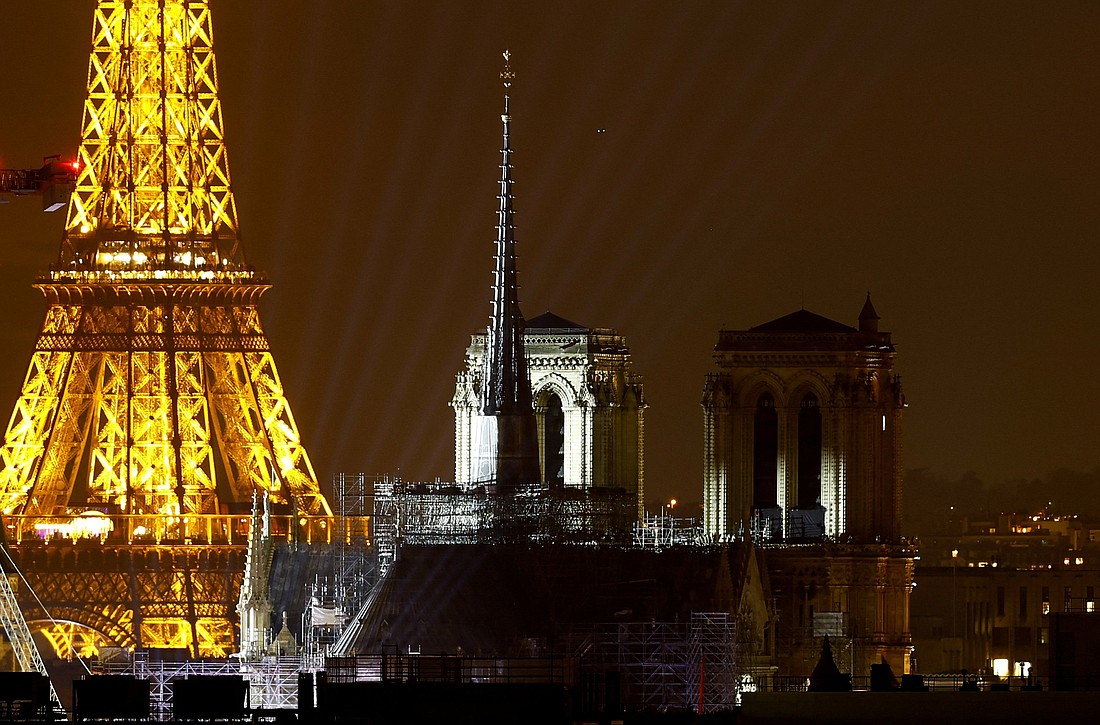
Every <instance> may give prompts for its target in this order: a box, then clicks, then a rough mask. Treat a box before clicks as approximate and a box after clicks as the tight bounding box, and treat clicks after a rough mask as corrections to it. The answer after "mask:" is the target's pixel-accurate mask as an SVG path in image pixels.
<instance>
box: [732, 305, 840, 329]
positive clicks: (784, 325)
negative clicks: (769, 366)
mask: <svg viewBox="0 0 1100 725" xmlns="http://www.w3.org/2000/svg"><path fill="white" fill-rule="evenodd" d="M749 332H856V328H854V327H849V326H848V325H845V324H843V323H840V322H837V321H836V320H830V319H829V318H828V317H822V316H821V315H818V314H815V313H813V312H810V311H809V310H798V311H797V312H792V313H791V314H789V315H784V316H783V317H780V318H779V319H777V320H772V321H771V322H765V323H764V324H762V325H757V326H756V327H750V328H749Z"/></svg>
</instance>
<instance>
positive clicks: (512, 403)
mask: <svg viewBox="0 0 1100 725" xmlns="http://www.w3.org/2000/svg"><path fill="white" fill-rule="evenodd" d="M500 77H501V78H502V79H504V86H505V88H506V89H507V88H508V87H510V85H511V81H512V79H514V78H515V73H514V72H513V71H512V68H511V53H510V52H509V51H504V71H503V72H501V74H500ZM500 120H501V122H502V123H503V125H504V129H503V138H504V144H503V148H501V150H500V154H501V164H500V168H501V174H500V193H499V194H498V195H497V199H498V201H499V202H500V204H499V207H498V209H497V239H496V257H495V265H494V270H493V300H492V313H491V315H490V317H489V329H488V333H489V335H488V339H487V342H486V345H487V349H486V355H485V377H484V384H483V386H482V389H481V409H482V414H484V415H498V414H527V413H530V412H531V411H532V408H531V385H530V382H529V380H528V374H527V357H526V353H525V351H524V347H523V330H524V320H523V313H522V312H521V311H520V308H519V284H518V282H517V278H516V277H517V275H516V237H515V229H516V227H515V210H514V208H513V206H512V200H513V195H512V147H511V138H510V131H511V121H512V118H511V116H510V115H509V114H508V94H507V93H505V95H504V113H503V114H501V116H500Z"/></svg>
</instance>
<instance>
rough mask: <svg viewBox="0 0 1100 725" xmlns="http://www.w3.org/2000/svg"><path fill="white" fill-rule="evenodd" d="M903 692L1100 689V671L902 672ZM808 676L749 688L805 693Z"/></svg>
mask: <svg viewBox="0 0 1100 725" xmlns="http://www.w3.org/2000/svg"><path fill="white" fill-rule="evenodd" d="M898 683H899V685H900V689H901V690H902V691H910V692H912V691H928V692H959V691H962V692H966V691H971V692H1020V691H1028V690H1049V689H1052V687H1053V689H1059V690H1100V674H1096V675H1092V676H1087V675H1086V676H1081V677H1076V678H1070V679H1069V680H1067V681H1062V680H1059V681H1057V682H1053V681H1052V679H1051V678H1047V677H994V676H991V675H962V674H935V675H905V676H902V677H898ZM809 685H810V680H809V678H808V677H781V676H770V675H760V676H757V677H755V678H754V682H753V685H752V686H751V689H750V691H754V692H807V691H809ZM870 689H871V678H870V677H853V678H852V690H853V691H861V690H870Z"/></svg>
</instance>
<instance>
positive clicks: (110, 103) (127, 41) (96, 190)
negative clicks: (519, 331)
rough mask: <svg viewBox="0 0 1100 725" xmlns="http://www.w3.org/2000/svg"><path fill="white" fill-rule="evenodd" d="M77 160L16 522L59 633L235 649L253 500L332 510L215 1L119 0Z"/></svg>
mask: <svg viewBox="0 0 1100 725" xmlns="http://www.w3.org/2000/svg"><path fill="white" fill-rule="evenodd" d="M78 161H79V163H80V165H81V169H80V171H79V173H78V177H77V182H76V189H75V191H74V192H73V194H72V196H71V198H70V200H69V205H68V215H67V220H66V225H65V232H64V234H63V238H62V242H61V248H60V252H59V254H58V257H57V259H56V261H55V262H54V263H53V264H52V265H51V267H50V269H49V271H48V272H47V273H45V274H44V275H42V276H41V277H40V278H39V279H38V280H37V281H36V283H35V285H34V286H35V287H36V288H37V289H39V290H40V291H41V292H42V293H43V295H44V296H45V298H46V302H47V310H46V315H45V320H44V322H43V324H42V330H41V333H40V334H39V336H38V339H37V342H36V344H35V349H34V352H33V354H32V356H31V361H30V365H29V367H28V371H27V375H26V379H25V381H24V384H23V388H22V393H21V395H20V397H19V400H18V401H17V402H16V405H15V409H14V412H13V413H12V416H11V419H10V422H9V424H8V427H7V432H6V435H5V438H4V442H3V446H2V447H0V511H2V512H3V514H4V515H5V520H6V521H7V524H8V534H9V537H10V538H11V540H12V548H13V557H14V558H15V560H16V562H17V563H19V564H20V567H21V568H22V569H23V570H24V572H26V573H27V576H28V581H30V583H31V585H32V588H33V589H34V590H35V591H36V592H37V594H38V597H39V599H41V604H40V603H39V602H38V601H36V600H33V599H31V598H30V595H29V592H27V591H26V590H27V587H25V586H22V587H20V590H19V596H20V597H21V603H22V604H23V605H24V606H25V609H26V611H27V612H28V619H29V620H31V621H32V623H34V624H35V625H36V626H39V628H40V629H43V630H47V629H51V628H52V630H53V631H52V632H48V633H47V634H50V635H51V637H52V638H50V641H51V642H55V643H64V640H65V639H66V638H65V636H64V635H63V634H61V633H60V630H59V629H58V627H59V626H60V625H55V624H54V623H53V622H52V621H50V619H49V617H50V616H52V617H53V619H55V620H58V621H59V622H62V623H67V624H68V625H69V627H70V631H76V630H80V631H81V632H83V633H84V635H86V636H85V641H89V639H90V640H94V641H98V642H101V643H102V644H109V645H114V646H120V647H127V646H144V647H186V648H187V649H188V650H190V651H191V652H192V653H193V654H195V655H200V654H201V655H218V654H225V653H226V652H228V651H232V649H233V647H234V627H233V622H234V618H235V613H234V607H235V605H236V598H237V591H238V589H239V587H240V577H241V574H240V572H241V570H242V568H243V557H244V546H245V540H246V536H247V526H248V516H247V511H248V507H249V502H250V501H251V498H252V494H253V492H255V491H257V490H266V491H267V492H268V494H269V496H270V499H271V501H272V504H273V508H274V510H275V513H276V514H278V515H277V517H276V519H277V520H278V522H279V523H278V528H279V530H280V531H281V533H283V534H284V535H287V536H294V537H297V538H299V539H302V540H315V539H318V538H320V539H322V540H323V539H326V538H327V537H328V536H329V532H331V530H332V527H331V516H332V512H331V509H330V508H329V505H328V503H327V501H326V500H325V497H324V495H323V494H322V493H321V490H320V487H319V486H318V483H317V477H316V475H315V474H314V471H313V467H312V464H311V463H310V460H309V456H308V455H307V453H306V450H305V448H304V447H303V445H302V442H301V438H300V435H299V431H298V428H297V425H296V424H295V421H294V417H293V415H292V413H291V409H290V405H289V403H288V401H287V398H286V395H285V394H284V391H283V387H282V382H281V381H280V378H279V374H278V370H277V368H276V366H275V361H274V359H273V357H272V355H271V351H270V347H269V345H268V342H267V338H266V336H265V335H264V332H263V328H262V326H261V324H260V316H259V312H258V308H257V304H258V302H259V299H260V297H261V296H262V294H263V293H264V292H265V291H266V290H267V289H269V287H270V285H269V283H268V281H267V280H266V279H265V278H264V276H263V275H262V274H260V273H258V272H257V271H256V270H254V269H253V268H252V267H251V266H249V265H248V264H247V262H246V260H245V256H244V251H243V249H242V247H241V243H240V236H239V233H238V223H237V212H236V205H235V202H234V198H233V192H232V187H231V184H230V176H229V165H228V160H227V155H226V147H225V140H224V133H223V126H222V115H221V105H220V99H219V96H218V88H217V73H216V69H215V60H214V51H213V34H212V25H211V18H210V8H209V2H208V0H167V1H165V0H126V1H125V2H123V1H122V0H99V2H98V3H97V6H96V8H95V11H94V19H93V30H92V51H91V56H90V60H89V72H88V91H87V99H86V101H85V103H84V110H83V120H82V124H81V144H80V151H79V158H78ZM74 542H75V543H74ZM88 542H97V543H96V545H94V546H92V545H88ZM43 605H44V606H45V608H44V609H43ZM46 610H49V612H48V615H49V616H47V611H46ZM70 640H71V638H70ZM69 644H72V642H71V641H70V642H69Z"/></svg>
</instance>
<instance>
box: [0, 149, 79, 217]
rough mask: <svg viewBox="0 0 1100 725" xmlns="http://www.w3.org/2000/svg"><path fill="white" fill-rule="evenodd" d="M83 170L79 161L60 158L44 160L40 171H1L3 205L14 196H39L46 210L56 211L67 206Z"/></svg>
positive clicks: (50, 157)
mask: <svg viewBox="0 0 1100 725" xmlns="http://www.w3.org/2000/svg"><path fill="white" fill-rule="evenodd" d="M80 169H81V164H80V162H79V161H62V160H61V157H60V156H48V157H46V158H45V159H43V160H42V168H41V169H0V204H3V203H6V202H7V201H9V197H10V196H12V195H14V196H29V195H31V194H38V195H40V196H41V197H42V210H43V211H57V210H58V209H60V208H61V207H63V206H65V204H67V203H68V201H69V195H71V194H72V193H73V190H74V189H75V188H76V176H77V174H79V173H80Z"/></svg>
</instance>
